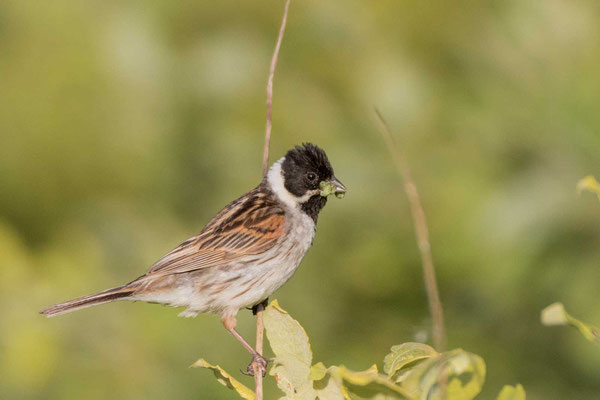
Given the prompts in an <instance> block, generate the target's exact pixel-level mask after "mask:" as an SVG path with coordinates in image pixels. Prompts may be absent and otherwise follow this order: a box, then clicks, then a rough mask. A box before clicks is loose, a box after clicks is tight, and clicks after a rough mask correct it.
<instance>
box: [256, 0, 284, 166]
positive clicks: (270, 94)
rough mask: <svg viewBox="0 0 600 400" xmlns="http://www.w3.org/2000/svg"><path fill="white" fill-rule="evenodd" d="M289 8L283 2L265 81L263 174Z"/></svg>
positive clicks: (269, 140) (267, 153)
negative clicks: (278, 67) (277, 32)
mask: <svg viewBox="0 0 600 400" xmlns="http://www.w3.org/2000/svg"><path fill="white" fill-rule="evenodd" d="M289 8H290V0H287V1H286V2H285V10H284V11H283V19H282V20H281V27H280V28H279V36H278V37H277V44H276V45H275V51H274V52H273V58H271V68H270V70H269V80H268V81H267V129H266V132H265V150H264V152H263V163H262V166H263V176H265V175H266V174H267V169H268V167H269V144H270V143H271V121H272V119H271V114H272V110H273V78H274V77H275V68H276V67H277V61H278V59H279V49H280V48H281V42H282V41H283V34H284V33H285V26H286V24H287V15H288V9H289Z"/></svg>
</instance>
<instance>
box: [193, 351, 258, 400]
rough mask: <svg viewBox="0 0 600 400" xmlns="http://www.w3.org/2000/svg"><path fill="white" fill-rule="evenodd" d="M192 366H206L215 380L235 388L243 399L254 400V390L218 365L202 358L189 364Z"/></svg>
mask: <svg viewBox="0 0 600 400" xmlns="http://www.w3.org/2000/svg"><path fill="white" fill-rule="evenodd" d="M191 367H193V368H206V369H210V370H212V372H213V373H214V374H215V377H216V378H217V380H218V381H219V382H220V383H221V384H222V385H223V386H226V387H228V388H229V389H231V390H235V391H236V392H237V393H238V394H239V395H240V396H241V397H242V398H243V399H246V400H254V397H255V395H254V392H253V391H252V390H250V389H249V388H248V387H246V386H244V385H243V384H242V383H240V382H239V381H237V380H236V379H235V378H233V377H232V376H231V375H229V374H228V373H227V372H225V370H223V368H221V367H219V366H218V365H212V364H210V363H208V362H206V360H204V359H203V358H201V359H199V360H198V361H196V362H195V363H194V364H192V365H191Z"/></svg>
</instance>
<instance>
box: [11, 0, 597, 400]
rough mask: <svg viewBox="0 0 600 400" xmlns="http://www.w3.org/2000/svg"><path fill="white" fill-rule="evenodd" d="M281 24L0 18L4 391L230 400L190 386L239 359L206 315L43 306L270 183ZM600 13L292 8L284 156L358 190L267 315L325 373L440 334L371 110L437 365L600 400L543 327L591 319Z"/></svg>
mask: <svg viewBox="0 0 600 400" xmlns="http://www.w3.org/2000/svg"><path fill="white" fill-rule="evenodd" d="M282 6H283V4H282V2H279V1H274V0H269V1H265V2H239V1H230V0H225V1H220V2H203V1H185V2H163V1H133V0H132V1H114V0H108V1H99V0H97V1H91V0H85V1H78V2H72V1H65V0H59V1H53V2H33V1H20V0H5V1H2V2H0V54H2V56H1V57H0V135H1V145H0V254H2V258H1V261H0V274H1V275H0V276H1V279H0V312H1V314H2V318H0V368H1V371H2V374H0V398H10V399H34V398H39V399H81V398H85V399H105V398H144V399H162V398H215V399H217V398H229V394H230V393H227V391H224V390H223V389H222V388H221V387H219V385H216V384H215V383H214V381H213V380H212V379H209V378H208V377H206V376H201V375H200V374H198V371H197V370H193V369H187V368H186V366H187V365H189V364H190V363H192V362H193V361H194V360H196V359H197V358H198V356H200V355H202V356H204V357H205V358H206V359H208V360H213V362H218V363H219V364H220V365H221V366H223V368H225V369H226V370H228V371H238V370H239V368H244V367H245V365H247V363H248V361H249V359H248V356H247V354H245V352H244V350H243V349H242V348H241V347H240V346H238V345H237V344H236V343H234V339H233V338H231V337H230V336H229V335H228V334H227V333H226V332H225V331H224V330H223V328H222V327H221V324H220V323H219V321H218V319H217V318H215V317H210V316H200V317H198V318H196V319H194V320H189V319H182V318H176V314H177V312H176V311H175V310H172V309H168V308H164V307H159V306H156V305H142V304H132V303H118V304H109V305H105V306H101V307H98V308H95V309H90V310H84V311H81V312H78V313H74V314H71V315H66V316H62V317H60V318H54V319H51V320H46V319H43V318H42V317H41V316H39V315H37V311H38V310H39V309H40V308H41V307H43V306H46V305H49V304H51V303H54V302H57V301H61V300H66V299H68V298H71V297H75V296H79V295H82V294H86V293H89V292H93V291H97V290H101V289H104V288H107V287H111V286H114V285H117V284H120V283H123V282H126V281H128V280H130V279H133V278H135V277H137V276H138V275H140V274H142V273H143V272H144V270H145V268H146V267H147V266H148V265H150V264H151V263H152V262H154V261H155V260H156V259H158V258H159V257H160V256H161V255H163V254H164V253H166V252H167V251H169V250H171V249H172V248H173V247H174V246H176V245H177V244H178V243H180V242H181V241H183V240H185V239H186V238H188V237H189V236H191V235H192V234H195V233H197V232H198V231H199V230H200V229H201V227H202V226H203V224H204V223H206V222H207V221H208V219H209V218H211V217H212V216H213V215H214V214H215V213H216V212H217V211H218V210H219V209H220V207H222V206H223V205H225V204H226V203H227V202H229V201H230V200H232V199H233V198H234V197H236V196H238V195H240V194H242V193H244V192H245V191H246V190H248V189H250V188H251V187H252V186H253V185H255V184H256V183H257V182H258V180H259V178H260V173H261V165H260V163H261V154H262V140H263V137H262V134H263V131H264V111H265V110H264V108H265V107H264V101H265V95H264V88H265V82H266V74H267V70H268V64H269V60H270V55H271V51H272V49H273V45H274V39H275V36H276V31H277V27H278V26H279V22H280V17H281V11H282ZM599 17H600V5H599V4H598V2H594V1H591V0H584V1H579V2H565V1H560V0H549V1H544V2H524V1H516V0H515V1H506V2H490V1H482V2H472V1H464V0H459V1H454V2H444V1H428V2H414V1H408V2H398V1H389V0H384V1H378V2H365V1H358V0H343V1H342V0H337V1H318V0H309V1H302V2H301V1H298V2H294V3H293V4H292V8H291V10H290V19H289V25H288V31H287V34H286V39H285V42H284V45H283V47H282V50H281V55H280V64H279V66H278V71H277V76H276V78H275V97H274V109H273V113H274V117H273V118H274V119H273V123H274V131H273V141H272V159H276V158H277V157H280V156H281V155H282V154H283V152H284V151H285V150H286V149H287V148H289V147H290V146H292V145H294V144H297V143H300V142H302V141H308V140H310V141H314V142H315V143H317V144H319V145H321V146H322V147H324V148H325V149H326V150H327V152H328V154H329V156H330V158H331V160H332V162H333V164H334V167H335V169H336V175H338V176H339V178H340V179H341V180H342V182H344V184H345V185H346V186H347V187H348V188H349V192H348V196H346V198H345V199H344V200H343V201H333V200H332V201H330V204H328V206H327V207H326V209H325V210H324V212H323V213H322V215H321V217H320V218H319V229H318V233H317V236H316V239H315V243H314V246H313V248H312V249H311V250H310V252H309V253H308V255H307V257H306V259H305V260H304V262H303V264H302V266H301V268H300V270H299V271H298V273H297V274H296V276H295V277H294V278H293V279H292V280H291V281H290V282H289V283H288V284H287V285H286V286H284V287H283V288H282V289H281V290H280V291H279V292H278V293H277V297H278V298H279V299H281V300H282V301H284V300H285V304H286V309H287V310H289V311H290V312H291V313H292V314H293V315H294V317H295V318H297V319H298V320H299V321H302V324H303V326H304V327H305V328H306V329H307V330H308V331H309V332H310V333H311V343H312V347H313V350H314V352H315V354H318V355H319V360H321V361H322V362H323V363H324V364H325V365H335V364H342V363H343V364H344V365H346V366H347V367H348V368H349V369H351V370H355V371H358V370H364V369H365V368H368V367H369V365H370V364H365V363H366V362H368V363H370V362H373V361H374V360H382V359H383V357H384V356H385V354H387V353H388V352H389V347H390V345H392V344H394V343H403V342H409V341H425V342H426V341H428V340H429V337H428V336H427V332H428V331H429V325H430V320H429V317H428V311H427V305H426V299H425V295H424V290H423V285H422V277H421V270H420V260H419V256H418V253H417V250H416V247H415V245H414V235H413V231H412V226H411V222H410V215H409V212H408V205H407V203H406V200H405V198H404V196H403V193H402V189H401V187H400V185H399V184H398V182H397V177H396V174H395V172H394V170H393V168H392V163H391V160H389V159H388V157H387V153H386V150H385V148H384V147H383V143H382V142H381V140H380V139H379V136H378V134H377V132H376V129H375V125H374V124H373V123H372V120H371V118H370V113H371V110H372V106H373V105H376V106H377V107H378V108H379V109H380V110H381V111H382V113H383V114H384V115H385V116H386V118H387V119H388V121H389V123H390V125H392V127H393V129H394V131H395V132H397V134H398V142H399V143H400V144H401V145H402V146H403V150H404V151H403V153H404V154H405V155H406V157H407V159H408V162H409V164H410V165H411V169H412V171H413V175H414V179H415V180H416V182H417V184H418V185H419V189H420V193H421V197H422V199H423V201H424V207H425V211H426V212H427V215H428V220H429V223H430V230H431V240H432V246H433V255H434V258H435V261H436V266H437V269H438V278H439V282H440V289H441V295H442V300H443V302H444V306H445V313H446V320H447V325H448V338H449V344H448V345H449V348H457V347H462V348H467V349H469V351H472V352H473V353H475V354H478V355H480V356H481V357H483V359H484V360H485V361H486V365H487V378H486V385H485V386H484V389H483V392H482V395H481V396H482V398H495V396H496V395H497V393H498V392H499V391H500V389H501V388H502V386H503V385H504V384H505V383H511V384H516V383H517V382H519V383H522V384H523V386H524V387H525V388H526V390H527V396H528V398H530V399H547V398H577V399H594V398H597V394H598V393H599V392H600V369H599V368H598V365H600V354H599V352H597V351H594V350H590V344H589V343H587V342H586V341H584V340H581V338H580V337H579V336H578V335H574V334H573V335H569V334H566V333H565V331H564V330H560V329H556V330H550V329H547V328H545V327H543V326H541V325H540V324H539V321H538V315H539V310H541V309H542V308H543V307H544V306H546V305H547V304H550V303H552V302H554V301H561V302H563V303H564V304H566V305H567V307H568V309H569V310H573V312H574V314H576V315H577V316H578V317H581V319H582V320H584V321H600V309H598V307H595V305H596V304H597V286H598V279H597V277H598V273H597V271H598V260H599V259H600V246H598V243H599V240H600V223H599V221H600V208H599V207H597V201H596V199H595V198H593V196H583V197H582V198H577V196H576V195H575V193H574V190H573V182H576V181H577V180H578V178H580V177H581V176H584V175H586V174H596V176H598V174H599V173H598V171H600V158H599V157H598V155H599V153H600V133H599V132H600V113H598V112H597V108H598V104H600V74H598V65H600V29H599V25H598V21H599V20H600V18H599ZM249 314H250V313H248V312H243V311H242V312H241V313H240V318H239V324H238V326H239V327H240V330H241V331H242V334H244V335H247V336H249V337H252V335H253V332H254V324H253V318H252V317H251V315H249ZM591 348H592V349H595V347H594V346H592V347H591ZM243 383H244V384H247V385H250V386H251V380H250V379H248V380H247V381H246V380H243ZM275 390H276V389H275ZM275 395H276V392H267V393H266V398H272V397H274V396H275Z"/></svg>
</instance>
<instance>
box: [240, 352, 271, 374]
mask: <svg viewBox="0 0 600 400" xmlns="http://www.w3.org/2000/svg"><path fill="white" fill-rule="evenodd" d="M268 363H269V361H268V360H267V359H266V358H264V357H263V356H261V355H260V354H258V353H257V354H255V355H254V356H252V361H250V364H248V368H247V369H246V373H247V374H248V375H250V376H254V366H255V365H256V368H257V370H258V372H260V373H261V374H262V376H263V377H264V376H265V375H267V364H268Z"/></svg>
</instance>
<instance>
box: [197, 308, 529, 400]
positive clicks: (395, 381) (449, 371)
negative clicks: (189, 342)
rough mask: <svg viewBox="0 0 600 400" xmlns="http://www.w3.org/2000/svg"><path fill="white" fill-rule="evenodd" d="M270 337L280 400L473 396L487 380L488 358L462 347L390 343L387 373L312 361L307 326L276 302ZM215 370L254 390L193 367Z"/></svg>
mask: <svg viewBox="0 0 600 400" xmlns="http://www.w3.org/2000/svg"><path fill="white" fill-rule="evenodd" d="M264 324H265V329H266V337H267V339H268V341H269V345H270V347H271V349H272V350H273V353H274V354H275V358H274V359H273V361H272V364H271V365H272V366H271V369H270V371H269V375H270V376H272V377H273V378H274V381H275V382H276V384H277V387H278V388H279V389H280V390H281V391H282V392H283V397H281V398H280V400H315V399H319V400H350V399H352V400H353V399H376V400H387V399H431V400H434V399H444V398H445V399H447V400H470V399H473V398H475V396H477V395H478V394H479V392H480V391H481V388H482V387H483V384H484V381H485V372H486V370H485V362H484V361H483V359H482V358H481V357H479V356H478V355H476V354H473V353H470V352H468V351H465V350H462V349H454V350H450V351H447V352H443V353H440V352H437V351H436V350H435V349H434V348H432V347H430V346H428V345H426V344H423V343H414V342H409V343H403V344H399V345H395V346H392V348H391V349H390V353H389V354H387V355H386V356H385V358H384V359H383V371H382V372H380V371H379V368H378V367H377V365H376V364H373V365H372V366H371V367H370V368H367V369H365V370H363V371H352V370H350V369H348V368H346V367H344V366H343V365H339V366H337V365H332V366H326V365H325V364H323V363H322V362H316V363H313V362H314V360H313V354H312V350H311V347H310V342H309V338H308V335H307V333H306V331H305V330H304V328H303V327H302V326H301V325H300V323H298V321H296V320H295V319H294V318H292V317H291V316H290V315H289V314H288V313H287V312H286V311H285V310H284V309H283V308H281V306H280V305H279V303H278V302H277V300H274V301H273V302H272V303H271V304H270V305H269V306H268V307H267V308H266V310H265V312H264ZM192 366H193V367H201V368H206V369H209V370H212V371H213V373H214V374H215V377H216V378H217V380H218V381H219V382H220V383H221V384H223V385H224V386H226V387H228V388H229V389H232V390H235V391H236V392H237V393H238V395H239V396H240V397H241V398H243V399H254V398H255V395H254V392H253V391H252V390H251V389H250V388H248V387H246V386H245V385H243V384H242V383H240V382H239V381H237V380H236V379H235V378H233V377H232V376H231V375H229V374H228V373H227V372H225V371H224V370H223V369H222V368H221V367H219V366H214V365H212V364H210V363H208V362H206V361H205V360H203V359H200V360H198V361H197V362H196V363H194V364H193V365H192ZM524 399H525V391H524V390H523V387H522V386H521V385H517V386H516V387H511V386H506V387H504V388H503V389H502V392H501V393H500V395H499V397H498V400H524Z"/></svg>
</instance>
